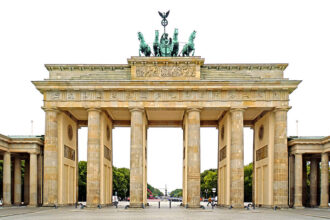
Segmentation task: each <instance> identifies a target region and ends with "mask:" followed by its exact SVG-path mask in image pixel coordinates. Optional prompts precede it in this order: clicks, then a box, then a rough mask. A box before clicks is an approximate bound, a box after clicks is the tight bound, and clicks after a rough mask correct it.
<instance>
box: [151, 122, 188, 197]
mask: <svg viewBox="0 0 330 220" xmlns="http://www.w3.org/2000/svg"><path fill="white" fill-rule="evenodd" d="M147 152H148V153H147V182H148V189H149V190H148V202H149V203H152V202H153V201H157V202H158V201H167V200H166V199H167V198H168V197H171V198H172V201H174V202H181V200H182V175H183V174H182V173H183V130H182V128H149V129H148V142H147Z"/></svg>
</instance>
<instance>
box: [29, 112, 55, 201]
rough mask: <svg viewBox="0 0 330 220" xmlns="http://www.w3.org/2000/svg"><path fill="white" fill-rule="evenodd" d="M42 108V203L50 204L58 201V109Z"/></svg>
mask: <svg viewBox="0 0 330 220" xmlns="http://www.w3.org/2000/svg"><path fill="white" fill-rule="evenodd" d="M44 110H45V112H46V126H45V146H44V191H43V193H44V197H43V205H45V206H51V205H55V204H57V202H58V124H57V114H58V111H57V110H56V109H48V108H45V109H44ZM25 167H27V166H25Z"/></svg>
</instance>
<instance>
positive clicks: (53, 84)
mask: <svg viewBox="0 0 330 220" xmlns="http://www.w3.org/2000/svg"><path fill="white" fill-rule="evenodd" d="M300 82H301V81H300V80H258V81H249V80H235V81H220V80H218V81H213V80H211V81H207V80H203V81H158V80H153V81H149V80H148V81H145V80H134V81H131V80H99V81H97V80H75V81H72V80H44V81H32V83H33V84H34V85H35V86H36V87H37V89H38V90H39V91H51V90H130V89H132V90H163V89H165V90H237V91H242V90H251V91H258V90H268V91H269V90H282V91H283V90H288V91H289V92H290V93H291V92H292V91H293V90H295V89H296V88H297V87H298V85H299V84H300Z"/></svg>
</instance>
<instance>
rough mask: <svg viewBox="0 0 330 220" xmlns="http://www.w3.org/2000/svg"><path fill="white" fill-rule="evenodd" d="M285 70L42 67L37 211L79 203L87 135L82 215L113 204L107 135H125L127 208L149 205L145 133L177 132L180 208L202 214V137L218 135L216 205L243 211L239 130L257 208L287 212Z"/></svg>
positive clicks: (147, 63) (141, 63)
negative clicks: (83, 133)
mask: <svg viewBox="0 0 330 220" xmlns="http://www.w3.org/2000/svg"><path fill="white" fill-rule="evenodd" d="M286 67H287V64H205V63H204V59H203V58H201V57H198V56H186V57H160V56H159V57H144V56H140V57H131V58H130V59H128V63H127V64H125V65H118V64H113V65H111V64H105V65H94V64H93V65H67V64H65V65H58V64H56V65H46V68H47V70H48V71H49V78H48V79H45V80H43V81H34V82H33V84H34V85H35V86H36V88H37V89H38V90H39V91H40V92H41V93H42V94H43V97H44V106H43V109H44V110H45V114H46V129H45V143H44V176H43V178H44V179H43V184H44V188H43V205H45V206H51V205H67V204H74V203H76V202H77V190H78V187H77V180H78V178H77V163H78V161H77V154H78V152H77V151H78V146H77V134H78V132H77V131H78V129H79V128H80V127H83V126H87V127H88V146H87V148H88V150H87V155H88V156H87V157H88V163H87V206H90V207H93V206H98V205H107V204H110V203H111V202H112V201H111V200H112V198H111V196H112V129H113V128H115V127H120V126H127V127H130V128H131V147H130V207H143V206H144V205H146V203H147V149H148V147H147V129H148V128H149V127H181V128H182V129H183V137H182V138H183V147H182V150H183V158H182V159H183V167H182V169H183V186H182V187H183V205H184V206H185V207H188V208H196V207H200V172H201V170H200V128H201V127H216V128H218V131H219V146H218V205H223V206H232V207H243V202H244V200H243V199H244V198H243V197H244V169H243V168H244V163H243V161H244V160H243V157H244V144H243V136H244V135H243V128H244V127H250V128H252V129H253V130H254V146H253V155H254V156H253V162H254V180H253V183H254V184H253V197H254V200H255V201H254V202H255V204H259V205H263V206H269V207H273V206H277V207H287V206H288V194H289V190H288V189H289V185H288V176H289V173H288V171H289V170H288V143H287V112H288V110H289V109H290V106H289V95H290V93H291V92H293V91H294V90H295V89H296V88H297V86H298V84H299V83H300V81H297V80H289V79H288V78H285V77H284V75H283V71H284V70H285V68H286Z"/></svg>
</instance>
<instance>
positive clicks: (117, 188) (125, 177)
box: [112, 167, 130, 198]
mask: <svg viewBox="0 0 330 220" xmlns="http://www.w3.org/2000/svg"><path fill="white" fill-rule="evenodd" d="M112 175H113V176H112V178H113V194H114V195H115V194H116V192H117V196H118V197H120V198H126V197H128V196H129V182H130V171H129V169H127V168H116V167H112Z"/></svg>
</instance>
